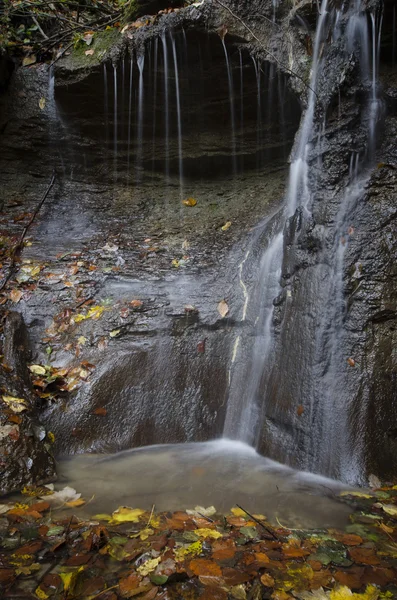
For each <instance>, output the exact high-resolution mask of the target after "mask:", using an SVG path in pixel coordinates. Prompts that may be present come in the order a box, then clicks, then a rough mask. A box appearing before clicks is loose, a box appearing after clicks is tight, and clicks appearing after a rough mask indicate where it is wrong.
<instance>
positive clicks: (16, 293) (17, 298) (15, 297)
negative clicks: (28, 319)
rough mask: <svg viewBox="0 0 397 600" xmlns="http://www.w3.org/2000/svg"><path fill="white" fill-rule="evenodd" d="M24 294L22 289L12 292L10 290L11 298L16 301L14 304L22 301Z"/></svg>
mask: <svg viewBox="0 0 397 600" xmlns="http://www.w3.org/2000/svg"><path fill="white" fill-rule="evenodd" d="M22 296H23V294H22V292H21V290H15V289H14V290H11V292H10V298H11V300H12V301H13V302H14V304H18V302H19V301H20V299H21V298H22Z"/></svg>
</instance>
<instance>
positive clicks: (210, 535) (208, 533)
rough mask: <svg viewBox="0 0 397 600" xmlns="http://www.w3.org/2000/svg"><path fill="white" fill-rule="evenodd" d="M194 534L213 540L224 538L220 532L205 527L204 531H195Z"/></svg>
mask: <svg viewBox="0 0 397 600" xmlns="http://www.w3.org/2000/svg"><path fill="white" fill-rule="evenodd" d="M193 533H195V534H196V535H198V536H199V537H201V538H212V539H213V540H217V539H219V538H221V537H223V536H222V534H221V533H219V531H216V529H209V528H206V527H203V528H202V529H195V530H194V531H193Z"/></svg>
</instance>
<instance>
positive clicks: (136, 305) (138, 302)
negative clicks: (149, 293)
mask: <svg viewBox="0 0 397 600" xmlns="http://www.w3.org/2000/svg"><path fill="white" fill-rule="evenodd" d="M130 306H132V308H140V307H141V306H143V302H142V300H131V302H130Z"/></svg>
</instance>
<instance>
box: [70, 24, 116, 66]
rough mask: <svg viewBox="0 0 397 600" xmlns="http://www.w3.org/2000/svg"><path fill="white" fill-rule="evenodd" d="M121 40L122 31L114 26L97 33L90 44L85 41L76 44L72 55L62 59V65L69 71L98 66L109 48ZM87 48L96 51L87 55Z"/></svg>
mask: <svg viewBox="0 0 397 600" xmlns="http://www.w3.org/2000/svg"><path fill="white" fill-rule="evenodd" d="M120 41H121V36H120V31H119V30H118V29H117V28H114V27H112V28H111V29H108V30H106V31H101V32H99V33H96V34H95V35H94V38H93V40H92V43H91V44H90V45H89V46H87V44H86V43H85V42H84V41H82V42H81V43H79V44H76V47H75V48H73V50H72V51H71V53H70V55H69V56H66V57H65V58H63V59H62V65H63V66H64V67H65V68H66V69H68V70H69V71H75V70H80V69H84V68H87V67H93V66H96V65H98V64H100V63H101V62H102V61H103V59H104V58H105V56H106V54H107V53H108V52H109V50H111V49H112V48H113V47H114V46H116V45H117V44H118V43H119V42H120ZM87 50H93V51H94V53H93V54H92V55H90V54H89V55H87V54H86V51H87Z"/></svg>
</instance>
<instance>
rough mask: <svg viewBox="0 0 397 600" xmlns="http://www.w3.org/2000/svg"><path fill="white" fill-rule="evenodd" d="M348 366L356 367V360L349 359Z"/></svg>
mask: <svg viewBox="0 0 397 600" xmlns="http://www.w3.org/2000/svg"><path fill="white" fill-rule="evenodd" d="M347 364H348V365H350V366H351V367H354V365H355V364H356V361H355V360H354V358H348V359H347Z"/></svg>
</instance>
